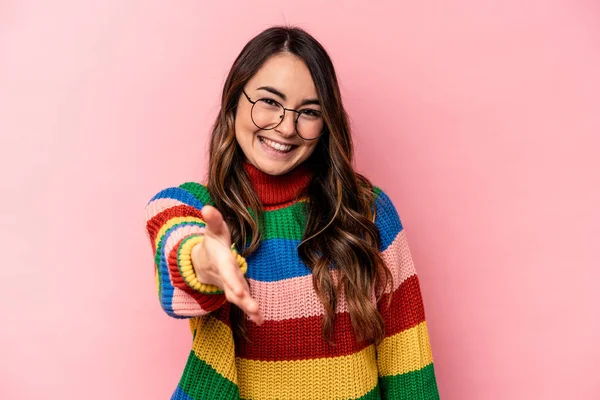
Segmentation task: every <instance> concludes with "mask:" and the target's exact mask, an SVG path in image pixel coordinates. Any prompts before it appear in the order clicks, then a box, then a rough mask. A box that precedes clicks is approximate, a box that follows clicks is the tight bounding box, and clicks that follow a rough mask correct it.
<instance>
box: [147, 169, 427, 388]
mask: <svg viewBox="0 0 600 400" xmlns="http://www.w3.org/2000/svg"><path fill="white" fill-rule="evenodd" d="M245 168H246V171H247V173H248V175H249V177H250V179H251V181H252V184H253V187H254V189H255V190H256V192H257V194H258V196H259V199H260V200H261V202H262V203H263V205H264V207H265V211H266V215H265V226H264V232H263V240H262V242H261V246H260V247H259V249H258V250H257V251H256V252H254V253H253V254H252V255H251V256H249V257H248V258H247V259H246V260H245V261H246V262H247V269H246V264H243V262H240V265H241V266H242V265H244V267H243V268H242V271H244V270H245V275H246V276H247V277H248V278H249V282H250V290H251V295H252V297H253V298H255V299H256V300H257V302H258V303H259V306H260V308H261V311H262V312H263V315H264V317H265V322H264V324H262V325H261V326H258V325H256V324H254V323H253V322H252V321H250V320H247V326H248V335H249V337H250V342H249V343H246V342H238V343H235V342H234V338H233V334H232V331H231V324H230V319H229V313H230V306H229V303H228V302H227V301H226V299H225V295H224V294H223V293H222V292H216V293H206V291H200V290H198V287H199V286H198V281H197V279H195V276H193V274H192V275H190V273H189V271H190V265H191V264H190V252H191V248H192V247H193V246H192V245H191V244H193V243H198V242H199V241H200V240H201V237H202V235H203V232H204V229H205V224H204V222H203V219H202V213H201V212H200V209H201V208H202V207H203V206H204V205H205V204H210V205H214V202H213V200H212V199H211V197H210V194H209V193H208V190H207V189H206V187H205V186H204V185H202V184H200V183H195V182H187V183H184V184H182V185H180V186H178V187H171V188H168V189H164V190H162V191H160V192H159V193H158V194H156V195H155V196H154V197H153V198H152V199H151V200H150V202H149V203H148V205H147V206H146V219H147V224H146V228H147V232H148V235H149V239H150V241H151V244H152V249H153V252H154V267H155V268H154V271H155V276H156V287H157V291H158V297H159V300H160V304H161V306H162V308H163V310H164V311H165V312H166V313H167V314H168V315H170V316H172V317H175V318H186V319H188V320H189V324H190V329H191V332H192V336H193V341H192V349H191V352H190V354H189V357H188V361H187V364H186V367H185V369H184V371H183V375H182V377H181V379H180V382H179V384H178V386H177V388H176V389H175V391H174V393H173V395H172V397H171V399H175V400H191V399H194V400H199V399H240V398H242V399H319V400H324V399H419V400H424V399H428V400H429V399H439V394H438V389H437V384H436V378H435V373H434V367H433V356H432V352H431V347H430V342H429V336H428V331H427V324H426V322H425V312H424V308H423V300H422V297H421V291H420V286H419V280H418V278H417V274H416V271H415V267H414V264H413V261H412V258H411V255H410V251H409V248H408V245H407V240H406V235H405V232H404V230H403V227H402V223H401V221H400V218H399V216H398V213H397V211H396V208H395V206H394V205H393V203H392V201H391V200H390V198H389V197H388V196H387V195H386V194H385V193H384V192H383V191H382V190H381V189H380V188H378V187H376V188H375V189H376V196H377V197H376V201H375V207H376V210H377V214H376V221H375V223H376V225H377V227H378V229H379V231H380V234H381V247H380V249H379V250H380V252H381V255H382V258H383V260H384V261H385V263H386V265H387V267H388V268H389V269H390V271H391V273H392V276H393V287H388V288H386V290H385V293H386V294H385V295H384V296H383V298H382V299H381V300H380V301H379V303H378V304H377V307H378V309H379V311H380V312H381V314H382V316H383V320H384V322H385V339H384V340H383V341H382V342H381V343H380V344H379V345H378V346H375V345H374V344H372V343H365V342H358V341H357V340H356V339H355V337H354V331H353V328H352V325H351V322H350V315H349V313H348V306H347V304H346V301H345V299H344V297H343V294H342V297H341V298H340V301H339V302H338V306H337V309H336V319H335V325H334V330H333V337H332V339H333V341H334V343H335V346H330V345H329V344H328V343H327V341H326V340H325V339H324V338H323V336H322V328H321V322H322V318H323V315H324V313H325V311H324V308H323V305H322V304H321V303H320V301H319V299H318V297H317V295H316V293H315V291H314V288H313V284H312V275H311V271H310V269H309V268H308V267H307V266H306V265H305V264H304V263H303V262H302V261H301V259H300V257H299V255H298V251H297V246H298V244H299V243H300V241H301V239H302V235H303V233H304V228H305V225H306V212H305V207H304V205H305V201H306V198H305V196H304V194H305V192H304V189H305V188H306V185H307V184H308V183H309V182H310V179H311V175H310V171H308V170H307V169H306V168H304V167H303V166H300V167H299V168H297V169H296V170H294V171H292V172H290V173H288V174H286V175H285V176H269V175H267V174H265V173H263V172H262V171H260V170H258V169H257V168H255V167H253V166H252V165H251V164H245ZM192 271H193V269H192ZM332 273H333V275H334V278H335V275H336V271H335V270H333V272H332ZM390 293H391V294H392V301H391V304H390V305H389V307H388V305H387V302H388V298H389V296H390ZM373 301H375V300H373Z"/></svg>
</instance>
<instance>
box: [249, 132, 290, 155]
mask: <svg viewBox="0 0 600 400" xmlns="http://www.w3.org/2000/svg"><path fill="white" fill-rule="evenodd" d="M258 138H259V140H260V142H261V143H262V144H263V145H264V146H266V147H268V148H270V149H273V150H276V151H278V152H281V153H289V152H290V151H291V150H292V149H294V148H296V147H298V146H296V145H291V144H281V143H278V142H275V141H273V140H270V139H267V138H264V137H262V136H259V137H258Z"/></svg>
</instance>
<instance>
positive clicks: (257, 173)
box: [244, 161, 312, 207]
mask: <svg viewBox="0 0 600 400" xmlns="http://www.w3.org/2000/svg"><path fill="white" fill-rule="evenodd" d="M244 168H245V169H246V172H247V173H248V176H249V177H250V182H251V183H252V186H253V187H254V190H255V191H256V194H257V195H258V198H259V199H260V201H261V203H262V204H263V206H265V207H272V206H277V205H284V204H286V203H291V202H293V201H294V200H296V199H298V198H299V197H301V195H302V194H303V192H304V191H305V190H306V188H307V187H308V184H309V183H310V181H311V179H312V171H311V170H310V169H309V168H308V167H307V166H306V165H305V163H302V164H300V165H299V166H298V167H296V168H295V169H293V170H292V171H290V172H288V173H286V174H284V175H269V174H267V173H266V172H263V171H261V170H260V169H258V168H256V167H255V166H254V165H252V164H251V163H249V162H248V161H245V162H244Z"/></svg>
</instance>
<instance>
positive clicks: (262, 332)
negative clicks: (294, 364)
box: [236, 313, 368, 361]
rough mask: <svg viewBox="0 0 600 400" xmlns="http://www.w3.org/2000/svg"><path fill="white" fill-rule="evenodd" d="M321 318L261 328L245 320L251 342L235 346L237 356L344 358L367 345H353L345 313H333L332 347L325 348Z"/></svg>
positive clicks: (290, 358) (349, 324) (355, 343)
mask: <svg viewBox="0 0 600 400" xmlns="http://www.w3.org/2000/svg"><path fill="white" fill-rule="evenodd" d="M322 318H323V317H322V316H314V317H305V318H295V319H289V320H283V321H265V322H264V323H263V324H262V325H261V326H257V325H256V324H255V323H253V322H251V321H247V326H248V336H249V338H250V340H251V343H247V342H243V343H236V350H237V356H239V357H243V358H245V359H251V360H263V361H285V360H288V361H291V360H304V359H314V358H323V357H338V356H344V355H349V354H353V353H356V352H358V351H360V350H362V349H364V348H365V347H367V346H368V343H364V342H362V343H357V341H356V339H355V337H354V330H353V329H352V325H351V323H350V315H349V314H348V313H341V314H337V316H336V321H335V326H334V332H333V335H332V339H333V342H334V343H335V344H336V345H335V347H332V346H329V344H328V343H327V341H326V340H325V339H324V338H323V335H322V333H321V332H322V328H321V323H322ZM290 332H293V334H292V335H290Z"/></svg>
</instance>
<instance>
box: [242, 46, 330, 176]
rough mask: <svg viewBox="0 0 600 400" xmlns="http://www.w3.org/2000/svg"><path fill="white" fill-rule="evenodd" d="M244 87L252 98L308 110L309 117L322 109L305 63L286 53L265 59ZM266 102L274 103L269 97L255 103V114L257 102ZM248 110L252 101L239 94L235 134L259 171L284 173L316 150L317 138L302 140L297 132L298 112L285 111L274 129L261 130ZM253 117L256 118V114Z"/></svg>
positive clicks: (248, 159)
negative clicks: (281, 119)
mask: <svg viewBox="0 0 600 400" xmlns="http://www.w3.org/2000/svg"><path fill="white" fill-rule="evenodd" d="M244 90H245V92H246V94H247V95H248V97H250V99H251V100H252V101H256V100H258V99H271V100H274V101H276V102H278V103H280V104H281V105H283V107H285V108H291V109H295V110H305V111H306V110H307V111H306V112H308V114H310V115H311V116H314V115H318V113H315V112H313V111H310V110H316V111H320V110H321V107H320V105H319V104H318V98H317V90H316V88H315V84H314V82H313V80H312V77H311V75H310V72H309V71H308V68H307V66H306V64H305V63H304V61H302V60H301V59H300V58H298V57H296V56H294V55H292V54H289V53H281V54H278V55H275V56H273V57H271V58H270V59H268V60H267V61H266V62H265V64H264V65H263V66H262V68H261V69H259V70H258V72H257V73H256V74H255V75H254V76H253V77H252V78H251V79H250V80H249V81H248V83H247V84H246V86H245V87H244ZM269 103H271V104H273V103H272V102H271V101H270V100H268V101H267V103H259V104H257V105H256V107H257V108H256V110H255V114H256V111H258V107H259V105H260V104H262V105H263V106H266V105H268V104H269ZM313 103H317V104H313ZM251 110H252V103H251V102H250V101H249V100H248V99H247V98H246V96H245V95H244V93H242V94H241V96H240V99H239V101H238V105H237V111H236V116H235V137H236V139H237V142H238V143H239V145H240V147H241V148H242V151H243V152H244V155H245V156H246V159H247V161H248V162H250V163H251V164H252V165H254V166H255V167H257V168H258V169H260V170H261V171H263V172H265V173H267V174H269V175H282V174H285V173H286V172H289V171H291V170H293V169H294V168H296V167H297V166H298V165H300V164H302V163H303V162H304V161H305V160H306V159H307V158H308V157H309V156H310V155H311V154H312V152H313V151H314V150H315V148H316V145H317V142H318V141H319V139H314V140H304V139H302V138H301V137H300V136H299V135H297V134H296V124H295V120H296V118H297V117H298V114H297V113H295V112H291V111H286V112H285V118H284V119H283V121H281V123H280V124H279V125H278V126H277V127H276V128H274V129H269V130H263V129H260V128H258V127H257V126H256V125H255V124H254V122H253V121H252V117H251ZM301 118H304V117H301ZM254 120H255V121H257V118H256V115H255V119H254ZM299 122H300V121H299ZM259 123H260V122H259ZM312 123H314V121H313V122H312ZM304 136H305V137H306V135H304ZM276 143H279V145H277V144H276ZM289 145H291V149H290V148H289ZM273 146H275V147H279V149H275V148H274V147H273ZM288 149H289V150H288ZM282 150H283V151H282Z"/></svg>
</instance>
